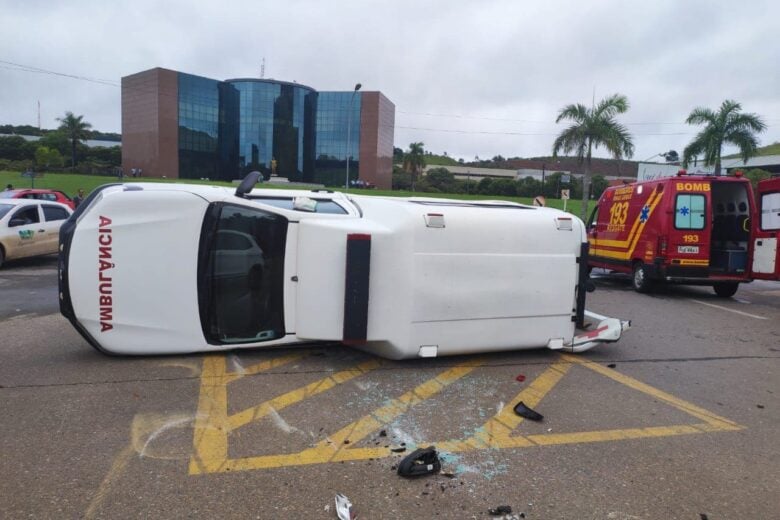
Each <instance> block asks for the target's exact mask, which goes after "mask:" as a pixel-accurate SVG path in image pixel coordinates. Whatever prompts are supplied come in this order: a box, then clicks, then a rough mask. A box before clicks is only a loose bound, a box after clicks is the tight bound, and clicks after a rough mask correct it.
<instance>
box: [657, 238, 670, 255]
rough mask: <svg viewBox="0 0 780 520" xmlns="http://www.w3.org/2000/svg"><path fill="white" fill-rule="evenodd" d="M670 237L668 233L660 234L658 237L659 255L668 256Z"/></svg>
mask: <svg viewBox="0 0 780 520" xmlns="http://www.w3.org/2000/svg"><path fill="white" fill-rule="evenodd" d="M667 243H668V239H667V237H666V235H660V236H659V237H658V256H666V249H667Z"/></svg>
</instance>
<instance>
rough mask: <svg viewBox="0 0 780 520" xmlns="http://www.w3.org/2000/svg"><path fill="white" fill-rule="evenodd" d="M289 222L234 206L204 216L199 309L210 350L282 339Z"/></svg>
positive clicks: (216, 206)
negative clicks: (285, 259)
mask: <svg viewBox="0 0 780 520" xmlns="http://www.w3.org/2000/svg"><path fill="white" fill-rule="evenodd" d="M286 238H287V219H285V218H284V217H282V216H280V215H276V214H273V213H268V212H265V211H261V210H258V209H254V208H249V207H245V206H238V205H233V204H224V203H215V204H212V206H211V207H210V208H209V210H208V211H207V212H206V217H205V219H204V221H203V228H202V232H201V239H200V249H199V258H198V305H199V308H200V320H201V325H202V327H203V333H204V335H205V336H206V339H207V340H208V341H209V342H210V343H212V344H215V343H216V344H226V343H255V342H260V341H268V340H272V339H276V338H280V337H282V336H284V334H285V330H284V315H283V298H282V291H283V277H284V249H285V242H286Z"/></svg>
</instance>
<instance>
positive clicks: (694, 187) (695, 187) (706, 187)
mask: <svg viewBox="0 0 780 520" xmlns="http://www.w3.org/2000/svg"><path fill="white" fill-rule="evenodd" d="M677 191H710V183H709V182H678V183H677Z"/></svg>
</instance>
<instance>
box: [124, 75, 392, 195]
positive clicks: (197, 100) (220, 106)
mask: <svg viewBox="0 0 780 520" xmlns="http://www.w3.org/2000/svg"><path fill="white" fill-rule="evenodd" d="M160 70H162V71H163V72H159V71H160ZM139 74H148V75H149V77H150V78H151V79H150V80H149V81H151V80H155V81H156V79H155V78H156V77H157V76H154V74H163V76H164V75H165V74H170V81H173V82H175V84H176V88H177V89H178V91H177V94H174V95H171V94H165V93H164V92H163V89H162V88H161V87H159V82H158V83H155V84H154V85H150V87H149V88H147V90H150V89H153V88H158V89H160V90H157V91H156V93H152V94H150V95H156V96H159V106H163V105H165V106H170V109H166V110H171V111H174V112H175V114H176V117H177V119H176V122H173V121H171V120H170V119H165V117H169V116H164V117H163V116H159V115H158V113H157V112H155V113H150V114H148V117H147V115H146V114H145V117H147V119H149V121H150V122H151V124H152V125H163V123H164V122H165V121H171V123H170V124H172V125H173V126H172V128H173V129H177V130H175V131H177V132H178V136H177V134H175V133H174V131H171V129H168V130H166V131H165V133H163V132H162V131H159V130H158V133H157V134H153V135H154V136H155V139H159V142H160V143H162V144H159V145H156V148H144V146H146V143H147V142H152V141H151V139H150V138H149V137H143V136H148V135H152V134H144V132H147V130H146V128H147V127H148V126H150V125H149V124H148V123H144V125H145V126H144V125H140V123H139V125H136V126H138V127H139V130H135V127H132V126H130V125H129V123H130V122H132V121H129V118H128V121H129V123H128V127H129V128H133V130H134V131H135V132H136V133H138V135H139V137H138V139H139V143H140V144H139V146H138V148H139V152H138V154H137V155H139V157H141V156H149V155H153V154H155V153H158V154H160V156H163V155H164V154H167V153H169V152H167V150H171V146H170V145H169V144H168V143H167V142H165V140H166V139H169V140H170V141H172V143H173V142H176V140H177V139H178V147H177V150H176V153H175V154H172V155H173V157H172V159H171V161H170V166H169V167H168V170H167V171H168V172H170V170H171V169H172V168H173V169H175V168H176V162H175V160H176V159H178V177H180V178H184V179H203V178H208V179H219V180H235V179H240V178H242V177H243V176H244V175H246V173H248V172H250V171H253V170H258V171H261V172H262V173H263V174H264V176H265V177H266V179H267V178H269V177H271V176H272V175H275V176H278V177H282V178H287V179H289V180H290V181H301V182H310V183H319V184H324V185H326V186H343V185H344V182H345V175H346V166H347V164H346V163H347V157H349V173H350V179H351V180H357V179H358V178H362V179H364V180H365V179H368V180H370V181H371V182H374V183H376V184H377V185H380V186H384V185H387V187H389V183H390V180H389V179H390V170H391V165H384V163H381V164H380V160H382V159H383V158H384V156H385V155H387V156H388V157H390V156H392V119H391V120H390V125H389V127H390V130H389V133H388V132H387V131H386V130H385V129H383V128H382V125H381V124H380V119H381V118H380V116H379V115H378V114H379V113H378V106H379V97H378V96H381V94H380V93H376V92H374V93H365V94H364V93H362V92H353V91H348V92H317V91H315V90H314V89H312V88H309V87H306V86H304V85H300V84H297V83H288V82H283V81H274V80H266V79H252V78H249V79H242V78H238V79H232V80H227V81H217V80H213V79H209V78H204V77H200V76H195V75H192V74H185V73H181V72H175V71H164V70H163V69H155V70H153V71H151V72H149V73H139ZM163 76H161V77H163ZM144 77H145V76H144ZM165 77H167V76H165ZM142 79H143V78H142ZM168 88H169V87H168ZM168 92H171V90H170V89H169V90H168ZM132 93H135V91H132ZM143 94H144V95H146V91H144V92H143ZM365 96H368V97H365ZM371 96H374V97H371ZM135 97H139V96H135ZM135 97H133V98H132V99H131V98H129V97H128V103H127V105H128V106H127V107H126V108H125V107H124V102H123V111H124V110H125V109H126V110H127V111H128V113H130V114H135V113H140V112H138V110H140V108H143V107H142V106H141V104H142V103H143V101H142V100H136V99H135ZM140 97H143V96H140ZM140 97H139V99H140ZM374 98H376V99H374ZM383 99H386V98H383ZM367 100H368V101H367ZM168 104H170V105H168ZM386 104H387V105H388V106H389V107H390V108H389V110H390V112H392V111H393V110H394V107H392V104H391V103H389V101H388V102H387V103H386ZM375 105H376V106H375ZM144 106H146V105H144ZM383 106H384V105H383ZM372 107H373V108H372ZM363 112H366V114H363ZM160 113H162V112H160ZM361 114H363V119H365V120H362V119H361ZM382 114H384V112H383V113H382ZM390 116H392V113H390ZM382 117H384V116H382ZM382 121H384V119H382ZM165 124H168V123H165ZM361 124H362V125H367V126H366V128H362V126H361ZM385 126H388V125H385ZM158 128H161V129H162V128H164V127H163V126H159V127H158ZM165 128H168V127H165ZM363 131H365V132H367V135H368V136H369V137H367V138H365V137H364V139H361V132H363ZM380 131H384V133H388V135H389V136H390V137H389V141H388V142H389V144H387V143H384V141H385V140H387V139H385V140H383V141H382V143H381V146H379V145H377V143H378V141H377V136H378V135H379V133H380ZM127 134H128V135H127V139H128V142H129V140H130V139H131V133H130V132H128V133H127ZM133 135H135V134H133ZM383 135H384V134H383ZM166 136H170V137H166ZM371 136H373V137H371ZM363 140H364V141H365V142H364V143H362V142H361V141H363ZM172 143H171V144H172ZM363 144H364V145H365V146H364V148H365V149H363V148H361V145H363ZM384 148H387V150H384ZM171 152H173V150H171ZM385 152H386V153H385ZM361 153H362V154H365V155H366V157H364V158H363V159H364V160H363V164H364V166H366V167H367V168H368V169H369V170H370V171H367V172H360V166H361V160H360V159H361V157H360V156H361ZM165 157H168V156H167V155H165ZM165 157H163V158H165ZM133 159H134V160H137V158H135V157H134V158H133ZM165 160H168V159H165ZM128 161H129V159H128ZM385 166H387V167H385ZM160 170H161V171H160V172H158V171H157V169H155V170H154V171H153V175H155V176H161V175H164V174H165V173H164V172H163V171H162V170H163V168H160ZM384 170H387V171H386V172H385V171H384ZM168 175H171V176H175V174H171V173H168ZM363 175H366V177H363Z"/></svg>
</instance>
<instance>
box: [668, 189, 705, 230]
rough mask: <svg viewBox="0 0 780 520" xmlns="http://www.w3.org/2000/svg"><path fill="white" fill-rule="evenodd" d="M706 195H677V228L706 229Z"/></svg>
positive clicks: (675, 224) (675, 222)
mask: <svg viewBox="0 0 780 520" xmlns="http://www.w3.org/2000/svg"><path fill="white" fill-rule="evenodd" d="M704 203H705V199H704V195H690V194H687V193H681V194H679V195H677V199H676V203H675V206H674V227H675V228H677V229H704V222H705V220H704Z"/></svg>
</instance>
